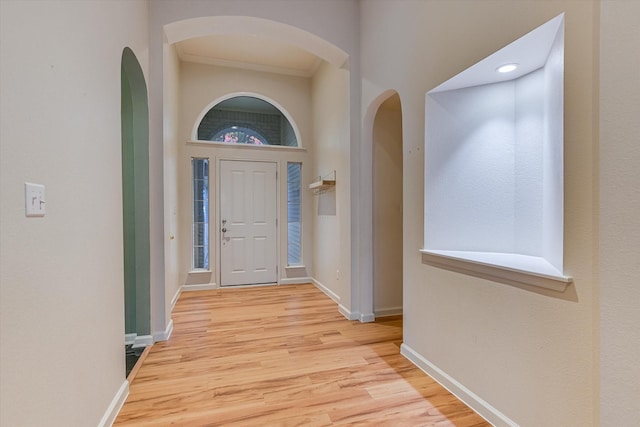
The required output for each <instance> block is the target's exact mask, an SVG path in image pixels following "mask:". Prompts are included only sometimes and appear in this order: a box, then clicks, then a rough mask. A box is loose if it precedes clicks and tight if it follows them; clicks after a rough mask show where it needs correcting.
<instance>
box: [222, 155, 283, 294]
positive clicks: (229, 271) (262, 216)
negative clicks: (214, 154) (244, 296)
mask: <svg viewBox="0 0 640 427" xmlns="http://www.w3.org/2000/svg"><path fill="white" fill-rule="evenodd" d="M276 206H277V204H276V164H275V163H268V162H242V161H231V160H222V161H221V162H220V222H221V223H220V285H221V286H232V285H248V284H258V283H275V282H276V281H277V279H278V277H277V270H276V266H277V250H276V213H277V211H276Z"/></svg>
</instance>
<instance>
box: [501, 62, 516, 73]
mask: <svg viewBox="0 0 640 427" xmlns="http://www.w3.org/2000/svg"><path fill="white" fill-rule="evenodd" d="M516 68H518V64H515V63H514V64H504V65H501V66H499V67H498V68H496V71H497V72H499V73H510V72H512V71H513V70H515V69H516Z"/></svg>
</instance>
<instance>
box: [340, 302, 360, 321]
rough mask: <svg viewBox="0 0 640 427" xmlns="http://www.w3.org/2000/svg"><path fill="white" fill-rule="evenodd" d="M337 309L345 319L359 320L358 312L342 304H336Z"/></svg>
mask: <svg viewBox="0 0 640 427" xmlns="http://www.w3.org/2000/svg"><path fill="white" fill-rule="evenodd" d="M338 311H339V312H340V314H342V315H343V316H344V317H345V318H346V319H347V320H359V319H360V313H356V312H353V311H351V310H349V309H348V308H347V307H345V306H344V305H342V304H338Z"/></svg>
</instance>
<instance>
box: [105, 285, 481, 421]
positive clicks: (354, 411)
mask: <svg viewBox="0 0 640 427" xmlns="http://www.w3.org/2000/svg"><path fill="white" fill-rule="evenodd" d="M173 320H174V330H173V335H172V336H171V339H170V340H169V341H167V342H163V343H159V344H156V345H154V346H153V348H152V349H151V351H150V352H149V354H148V355H147V357H146V359H145V360H144V362H143V364H142V366H141V367H140V369H139V371H138V372H137V375H136V377H135V379H134V380H133V382H132V384H131V389H130V395H129V398H128V399H127V401H126V403H125V405H124V407H123V408H122V411H121V412H120V415H119V416H118V418H117V420H116V423H115V425H117V426H163V425H180V426H218V425H224V426H267V425H268V426H329V425H336V426H344V425H358V426H363V425H375V426H440V427H441V426H458V427H464V426H467V427H468V426H489V425H490V424H489V423H487V422H486V421H485V420H483V419H482V418H481V417H480V416H479V415H477V414H476V413H474V412H473V411H472V410H471V409H469V408H468V407H467V406H465V405H464V404H463V403H462V402H460V401H459V400H457V399H456V398H455V397H454V396H453V395H451V394H450V393H449V392H448V391H446V390H445V389H444V388H442V387H441V386H440V385H439V384H437V383H436V382H435V381H433V380H432V379H431V378H430V377H428V376H427V375H426V374H424V373H423V372H422V371H421V370H419V369H418V368H416V367H415V366H414V365H413V364H411V362H409V361H408V360H406V359H405V358H404V357H403V356H401V355H400V353H399V346H400V343H401V341H402V319H401V318H399V317H396V318H386V319H385V320H382V321H377V322H374V323H364V324H363V323H359V322H354V321H348V320H346V319H345V318H344V317H343V316H342V315H341V314H339V313H338V310H337V307H336V304H335V303H334V302H333V301H331V300H330V299H329V298H327V297H326V296H325V295H324V294H323V293H322V292H321V291H320V290H318V289H317V288H316V287H315V286H313V285H287V286H270V287H258V288H236V289H219V290H209V291H195V292H185V293H183V294H182V295H181V296H180V299H179V301H178V303H177V304H176V307H175V309H174V311H173Z"/></svg>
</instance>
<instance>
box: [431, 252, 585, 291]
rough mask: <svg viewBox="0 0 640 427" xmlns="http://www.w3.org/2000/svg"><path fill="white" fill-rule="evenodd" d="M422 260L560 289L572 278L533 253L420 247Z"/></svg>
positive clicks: (495, 278) (488, 276)
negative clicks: (446, 249)
mask: <svg viewBox="0 0 640 427" xmlns="http://www.w3.org/2000/svg"><path fill="white" fill-rule="evenodd" d="M420 252H421V253H422V262H423V263H425V264H428V265H431V266H433V267H438V268H443V269H445V270H452V271H456V272H459V273H462V274H468V275H472V276H478V277H482V278H485V279H488V280H493V281H497V282H507V283H515V284H524V285H531V286H538V287H542V288H546V289H551V290H554V291H558V292H564V291H565V289H567V286H568V285H569V283H571V282H572V281H573V279H572V278H571V277H569V276H565V275H563V274H562V272H561V271H558V270H557V269H556V268H555V267H554V266H552V265H551V264H550V263H549V262H548V261H547V260H545V259H544V258H540V257H535V256H527V255H518V254H506V253H494V252H468V251H440V250H429V249H421V250H420Z"/></svg>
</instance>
